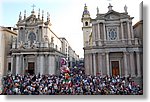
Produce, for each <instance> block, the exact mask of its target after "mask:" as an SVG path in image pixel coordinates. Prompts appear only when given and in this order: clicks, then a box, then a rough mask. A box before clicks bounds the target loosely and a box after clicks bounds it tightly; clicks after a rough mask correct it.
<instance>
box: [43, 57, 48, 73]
mask: <svg viewBox="0 0 150 102" xmlns="http://www.w3.org/2000/svg"><path fill="white" fill-rule="evenodd" d="M44 60H45V61H44V62H45V65H44V66H45V71H44V74H48V55H45V59H44Z"/></svg>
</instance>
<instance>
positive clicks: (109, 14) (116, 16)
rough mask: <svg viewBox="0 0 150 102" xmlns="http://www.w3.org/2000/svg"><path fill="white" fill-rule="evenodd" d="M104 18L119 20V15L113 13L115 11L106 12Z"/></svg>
mask: <svg viewBox="0 0 150 102" xmlns="http://www.w3.org/2000/svg"><path fill="white" fill-rule="evenodd" d="M104 17H105V18H106V19H119V18H120V13H118V12H115V11H111V12H107V13H106V14H105V15H104Z"/></svg>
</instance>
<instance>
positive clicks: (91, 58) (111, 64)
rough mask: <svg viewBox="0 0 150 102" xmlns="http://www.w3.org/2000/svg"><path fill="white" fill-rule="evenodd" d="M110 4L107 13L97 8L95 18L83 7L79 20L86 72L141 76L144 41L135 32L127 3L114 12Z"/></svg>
mask: <svg viewBox="0 0 150 102" xmlns="http://www.w3.org/2000/svg"><path fill="white" fill-rule="evenodd" d="M112 7H113V6H112V5H111V4H109V6H108V12H107V13H104V14H101V13H99V8H98V7H97V15H96V18H95V19H92V18H91V17H90V12H89V11H88V8H87V6H86V5H85V6H84V11H83V15H82V19H81V21H82V23H83V27H82V31H83V41H84V48H83V49H84V62H85V64H84V65H85V73H86V74H92V75H96V74H101V75H109V76H116V75H120V76H125V77H127V76H131V77H142V75H143V74H142V73H143V72H142V71H143V44H142V39H140V37H138V35H137V34H135V33H134V30H133V26H132V19H133V17H130V15H128V12H127V6H125V7H124V12H123V13H119V12H116V11H114V10H113V9H112ZM141 29H142V27H141ZM141 33H143V32H141ZM139 35H143V34H139Z"/></svg>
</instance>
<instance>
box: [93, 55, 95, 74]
mask: <svg viewBox="0 0 150 102" xmlns="http://www.w3.org/2000/svg"><path fill="white" fill-rule="evenodd" d="M93 69H94V75H96V57H95V53H93Z"/></svg>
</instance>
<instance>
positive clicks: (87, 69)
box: [84, 54, 89, 75]
mask: <svg viewBox="0 0 150 102" xmlns="http://www.w3.org/2000/svg"><path fill="white" fill-rule="evenodd" d="M88 64H89V58H88V54H85V58H84V66H85V73H86V74H87V75H89V65H88Z"/></svg>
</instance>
